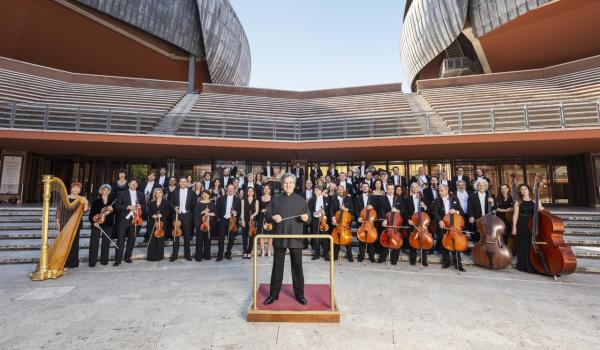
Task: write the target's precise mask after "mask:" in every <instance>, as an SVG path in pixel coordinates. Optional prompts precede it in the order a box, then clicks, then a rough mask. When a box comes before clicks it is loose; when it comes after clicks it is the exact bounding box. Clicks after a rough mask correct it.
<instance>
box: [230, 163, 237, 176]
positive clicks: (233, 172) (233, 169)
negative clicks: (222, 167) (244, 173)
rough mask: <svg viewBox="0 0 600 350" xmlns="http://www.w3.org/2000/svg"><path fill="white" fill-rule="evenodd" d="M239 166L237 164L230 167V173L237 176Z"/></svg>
mask: <svg viewBox="0 0 600 350" xmlns="http://www.w3.org/2000/svg"><path fill="white" fill-rule="evenodd" d="M237 172H238V168H237V167H236V166H234V167H231V168H229V175H230V176H233V177H234V178H235V177H237Z"/></svg>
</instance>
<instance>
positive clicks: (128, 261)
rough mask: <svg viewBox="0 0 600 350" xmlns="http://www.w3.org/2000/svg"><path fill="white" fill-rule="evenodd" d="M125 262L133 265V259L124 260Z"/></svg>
mask: <svg viewBox="0 0 600 350" xmlns="http://www.w3.org/2000/svg"><path fill="white" fill-rule="evenodd" d="M123 261H125V262H126V263H128V264H131V259H130V258H127V259H123Z"/></svg>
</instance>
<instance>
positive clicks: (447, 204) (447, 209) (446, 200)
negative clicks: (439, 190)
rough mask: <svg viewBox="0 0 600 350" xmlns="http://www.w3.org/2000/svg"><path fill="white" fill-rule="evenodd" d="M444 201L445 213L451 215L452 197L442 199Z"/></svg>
mask: <svg viewBox="0 0 600 350" xmlns="http://www.w3.org/2000/svg"><path fill="white" fill-rule="evenodd" d="M442 201H443V202H444V212H445V213H446V214H450V197H445V198H442Z"/></svg>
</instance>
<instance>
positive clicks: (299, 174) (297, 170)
mask: <svg viewBox="0 0 600 350" xmlns="http://www.w3.org/2000/svg"><path fill="white" fill-rule="evenodd" d="M292 174H294V175H295V176H296V193H300V192H301V191H302V184H303V183H304V168H303V167H302V166H300V163H299V162H296V164H295V165H294V167H293V168H292Z"/></svg>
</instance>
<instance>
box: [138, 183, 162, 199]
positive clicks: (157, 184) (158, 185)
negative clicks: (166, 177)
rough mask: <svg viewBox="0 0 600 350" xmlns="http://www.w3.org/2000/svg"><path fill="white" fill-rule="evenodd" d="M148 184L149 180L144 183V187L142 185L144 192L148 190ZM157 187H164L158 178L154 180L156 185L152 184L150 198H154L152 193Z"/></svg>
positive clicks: (141, 188)
mask: <svg viewBox="0 0 600 350" xmlns="http://www.w3.org/2000/svg"><path fill="white" fill-rule="evenodd" d="M146 185H148V181H146V182H145V183H144V185H143V186H142V187H140V188H139V189H140V190H142V192H144V191H146ZM155 188H161V189H162V186H161V185H160V184H159V183H158V180H154V185H153V186H152V190H151V191H150V195H149V196H150V199H152V193H154V189H155ZM144 195H145V193H144Z"/></svg>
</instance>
